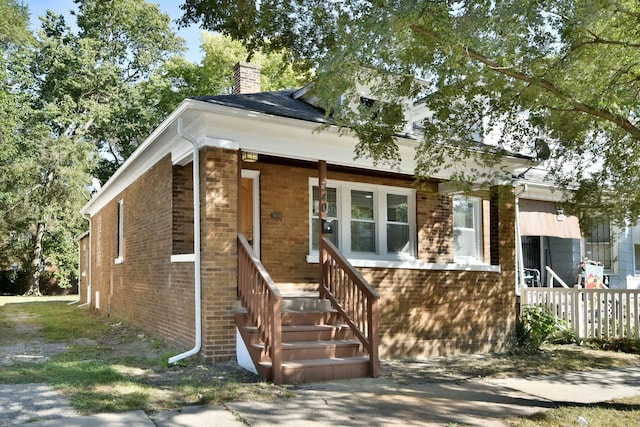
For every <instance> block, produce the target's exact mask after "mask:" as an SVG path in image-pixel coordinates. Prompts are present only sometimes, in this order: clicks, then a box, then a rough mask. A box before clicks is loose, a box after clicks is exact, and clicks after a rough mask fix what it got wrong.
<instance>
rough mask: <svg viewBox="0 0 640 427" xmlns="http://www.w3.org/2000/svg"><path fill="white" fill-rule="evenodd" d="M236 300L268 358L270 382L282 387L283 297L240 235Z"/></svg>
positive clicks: (243, 237) (240, 234)
mask: <svg viewBox="0 0 640 427" xmlns="http://www.w3.org/2000/svg"><path fill="white" fill-rule="evenodd" d="M238 297H239V298H240V301H241V303H242V305H243V307H245V308H246V309H247V314H248V315H249V318H250V319H251V321H252V322H253V323H254V324H255V325H256V326H257V329H258V334H259V336H260V339H261V340H262V342H263V343H264V352H265V353H266V354H267V355H268V356H269V358H270V359H271V369H272V378H271V380H272V381H273V382H274V383H275V384H281V383H282V322H281V318H282V314H281V313H282V295H281V294H280V291H279V290H278V288H276V286H275V285H274V283H273V280H272V279H271V276H269V273H267V270H266V269H265V268H264V266H263V265H262V263H261V262H260V260H259V259H258V257H256V255H255V253H254V252H253V250H252V249H251V246H250V245H249V242H247V239H246V238H245V236H244V235H243V234H242V233H239V234H238ZM254 362H256V361H254Z"/></svg>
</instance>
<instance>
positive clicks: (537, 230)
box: [519, 199, 582, 239]
mask: <svg viewBox="0 0 640 427" xmlns="http://www.w3.org/2000/svg"><path fill="white" fill-rule="evenodd" d="M519 209H520V235H521V236H547V237H560V238H563V239H581V238H582V234H581V233H580V224H579V222H578V217H576V216H570V215H558V210H557V207H556V203H555V202H543V201H540V200H528V199H520V201H519Z"/></svg>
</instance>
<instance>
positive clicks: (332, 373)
mask: <svg viewBox="0 0 640 427" xmlns="http://www.w3.org/2000/svg"><path fill="white" fill-rule="evenodd" d="M320 270H321V275H320V277H321V280H320V285H319V292H318V294H316V295H315V296H313V297H288V298H284V297H283V295H282V294H281V293H280V291H279V290H278V288H277V287H276V286H275V284H274V283H273V280H272V279H271V277H270V276H269V273H268V272H267V271H266V269H265V268H264V266H263V265H262V263H261V262H260V260H259V259H258V258H257V257H256V255H255V254H254V253H253V251H252V249H251V247H250V246H249V244H248V242H247V240H246V238H245V237H244V236H243V235H242V234H239V235H238V300H239V301H238V302H239V306H238V308H237V310H236V325H237V326H238V330H239V331H240V336H241V337H242V340H243V342H244V344H245V346H246V348H247V351H248V353H249V356H250V357H251V360H252V361H253V365H254V366H255V368H256V371H257V372H258V374H259V375H260V377H261V378H263V379H264V380H267V381H273V382H274V383H276V384H299V383H305V382H313V381H326V380H335V379H344V378H356V377H366V376H372V377H377V376H378V375H379V371H380V361H379V358H378V298H379V296H378V294H377V292H376V291H375V290H374V289H373V288H372V287H371V286H370V285H369V284H368V283H367V282H366V280H364V278H363V277H362V276H361V275H360V273H358V271H357V270H355V269H354V268H353V266H351V264H349V263H348V261H347V260H346V259H345V258H344V257H343V256H342V254H340V252H339V251H338V249H337V248H336V247H335V246H334V245H333V244H332V243H331V242H330V241H329V240H328V239H326V238H325V237H324V236H323V237H322V238H321V240H320Z"/></svg>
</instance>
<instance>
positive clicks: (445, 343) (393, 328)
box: [244, 162, 515, 357]
mask: <svg viewBox="0 0 640 427" xmlns="http://www.w3.org/2000/svg"><path fill="white" fill-rule="evenodd" d="M244 167H245V168H247V167H248V168H251V169H257V170H260V212H261V215H260V218H261V254H262V261H263V263H264V265H265V267H266V268H267V270H268V271H269V273H270V274H271V276H272V278H273V279H274V280H275V281H276V282H277V283H280V284H282V283H308V282H315V283H317V275H318V265H317V264H309V263H307V262H306V255H307V253H308V252H309V243H308V233H309V223H308V217H309V187H308V182H309V177H317V169H316V168H314V167H309V168H304V167H294V166H286V165H281V164H268V163H265V162H257V163H254V164H251V165H247V164H245V165H244ZM327 175H328V176H327V178H328V179H330V180H331V179H334V180H341V181H354V182H366V183H371V184H379V185H390V186H397V187H410V186H412V184H413V182H412V180H411V179H406V180H405V179H398V178H388V177H374V176H359V175H355V174H348V173H344V172H336V171H331V169H330V170H329V171H328V174H327ZM435 190H436V187H435V184H433V183H431V184H429V185H428V186H427V187H426V188H423V189H421V190H419V191H418V192H417V195H416V221H417V227H416V229H417V232H418V239H417V246H418V258H419V259H421V260H423V261H425V262H431V263H451V262H453V224H452V203H451V199H450V198H449V197H446V196H438V195H437V194H435V193H434V191H435ZM497 196H498V193H496V197H497ZM486 204H488V203H486ZM483 211H484V214H485V215H490V218H489V219H488V220H487V221H486V222H487V224H489V223H491V226H492V227H493V228H494V230H495V232H494V233H493V234H492V236H493V238H491V237H490V236H489V234H485V242H484V244H485V258H486V260H487V261H489V260H490V255H491V254H494V256H498V255H499V257H500V258H499V262H500V268H501V272H500V273H497V272H471V271H443V270H401V269H375V268H362V269H360V270H361V272H362V273H363V275H364V276H365V277H366V278H367V280H369V281H370V283H371V284H372V285H373V286H374V287H375V288H376V289H378V291H379V292H380V294H381V300H380V313H381V324H380V335H381V342H382V345H381V349H380V350H381V354H382V355H383V356H384V357H404V356H426V355H435V354H449V353H456V352H472V351H489V350H496V349H501V348H503V346H504V344H505V343H506V342H507V340H508V339H509V338H510V337H511V334H512V333H513V328H514V322H515V291H514V280H515V279H514V277H515V235H514V232H513V230H514V227H515V225H514V221H515V209H514V204H513V195H512V194H511V192H510V190H509V189H507V191H506V192H502V193H500V200H499V201H498V199H497V198H496V199H495V200H493V201H492V202H491V207H490V208H486V209H483ZM272 213H276V215H272ZM487 230H488V227H487ZM489 243H491V247H492V248H493V249H491V250H490V247H489Z"/></svg>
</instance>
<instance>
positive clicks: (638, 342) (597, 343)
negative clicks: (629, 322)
mask: <svg viewBox="0 0 640 427" xmlns="http://www.w3.org/2000/svg"><path fill="white" fill-rule="evenodd" d="M586 344H587V345H588V346H590V347H594V348H597V349H599V350H607V351H616V352H618V351H619V352H623V353H632V354H640V339H632V338H590V339H588V340H587V341H586Z"/></svg>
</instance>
